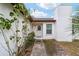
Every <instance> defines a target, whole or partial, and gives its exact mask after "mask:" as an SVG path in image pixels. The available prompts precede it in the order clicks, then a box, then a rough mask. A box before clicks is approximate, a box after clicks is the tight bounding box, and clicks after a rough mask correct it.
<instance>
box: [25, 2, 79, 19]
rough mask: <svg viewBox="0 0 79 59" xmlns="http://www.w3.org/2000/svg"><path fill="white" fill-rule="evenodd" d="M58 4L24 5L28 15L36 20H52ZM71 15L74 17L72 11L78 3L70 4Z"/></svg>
mask: <svg viewBox="0 0 79 59" xmlns="http://www.w3.org/2000/svg"><path fill="white" fill-rule="evenodd" d="M59 5H60V4H56V3H25V6H26V8H27V9H28V10H30V14H31V16H33V17H37V18H53V15H54V13H53V12H54V11H53V10H54V9H55V8H56V7H57V6H59ZM71 6H72V10H73V15H75V12H74V10H76V9H77V8H78V6H79V3H71Z"/></svg>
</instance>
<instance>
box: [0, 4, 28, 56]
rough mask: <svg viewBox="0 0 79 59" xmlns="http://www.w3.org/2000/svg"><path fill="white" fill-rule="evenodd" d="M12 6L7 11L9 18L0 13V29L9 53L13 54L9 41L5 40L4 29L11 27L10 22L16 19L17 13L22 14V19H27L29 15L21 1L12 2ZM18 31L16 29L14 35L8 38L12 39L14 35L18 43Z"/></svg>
mask: <svg viewBox="0 0 79 59" xmlns="http://www.w3.org/2000/svg"><path fill="white" fill-rule="evenodd" d="M12 6H13V10H12V11H11V12H10V13H9V16H10V17H11V19H8V18H4V15H3V14H0V30H1V32H2V34H3V37H4V40H5V43H6V46H7V47H8V52H9V55H14V54H13V53H14V52H12V50H11V48H10V46H9V41H8V40H7V37H6V36H5V34H4V29H6V30H9V29H11V26H12V23H13V22H15V21H17V20H18V19H17V17H18V16H19V14H22V15H23V17H24V19H27V18H28V16H29V12H28V11H27V9H26V8H25V6H24V4H22V3H12ZM18 32H19V30H18V29H17V30H16V33H15V34H16V36H13V37H12V38H10V40H12V39H13V38H14V37H16V44H18V40H19V37H18V36H17V33H18Z"/></svg>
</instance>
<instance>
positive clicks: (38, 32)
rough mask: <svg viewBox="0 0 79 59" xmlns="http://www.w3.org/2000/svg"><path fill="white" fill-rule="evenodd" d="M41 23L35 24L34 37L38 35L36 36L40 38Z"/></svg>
mask: <svg viewBox="0 0 79 59" xmlns="http://www.w3.org/2000/svg"><path fill="white" fill-rule="evenodd" d="M42 29H43V28H42V25H37V26H36V32H35V35H36V37H38V38H41V37H42V33H43V32H42Z"/></svg>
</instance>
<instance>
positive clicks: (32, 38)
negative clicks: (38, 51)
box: [25, 32, 35, 48]
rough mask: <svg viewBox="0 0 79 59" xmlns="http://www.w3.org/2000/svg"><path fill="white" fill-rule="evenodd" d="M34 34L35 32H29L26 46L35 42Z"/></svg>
mask: <svg viewBox="0 0 79 59" xmlns="http://www.w3.org/2000/svg"><path fill="white" fill-rule="evenodd" d="M34 36H35V33H34V32H31V33H29V34H28V36H27V39H26V40H25V48H28V47H30V46H32V45H33V44H34V41H35V39H34Z"/></svg>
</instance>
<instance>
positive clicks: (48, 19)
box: [31, 18, 56, 22]
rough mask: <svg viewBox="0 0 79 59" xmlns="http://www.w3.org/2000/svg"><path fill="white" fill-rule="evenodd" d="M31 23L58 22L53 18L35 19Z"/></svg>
mask: <svg viewBox="0 0 79 59" xmlns="http://www.w3.org/2000/svg"><path fill="white" fill-rule="evenodd" d="M31 22H56V20H54V19H53V18H33V19H32V20H31Z"/></svg>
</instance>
